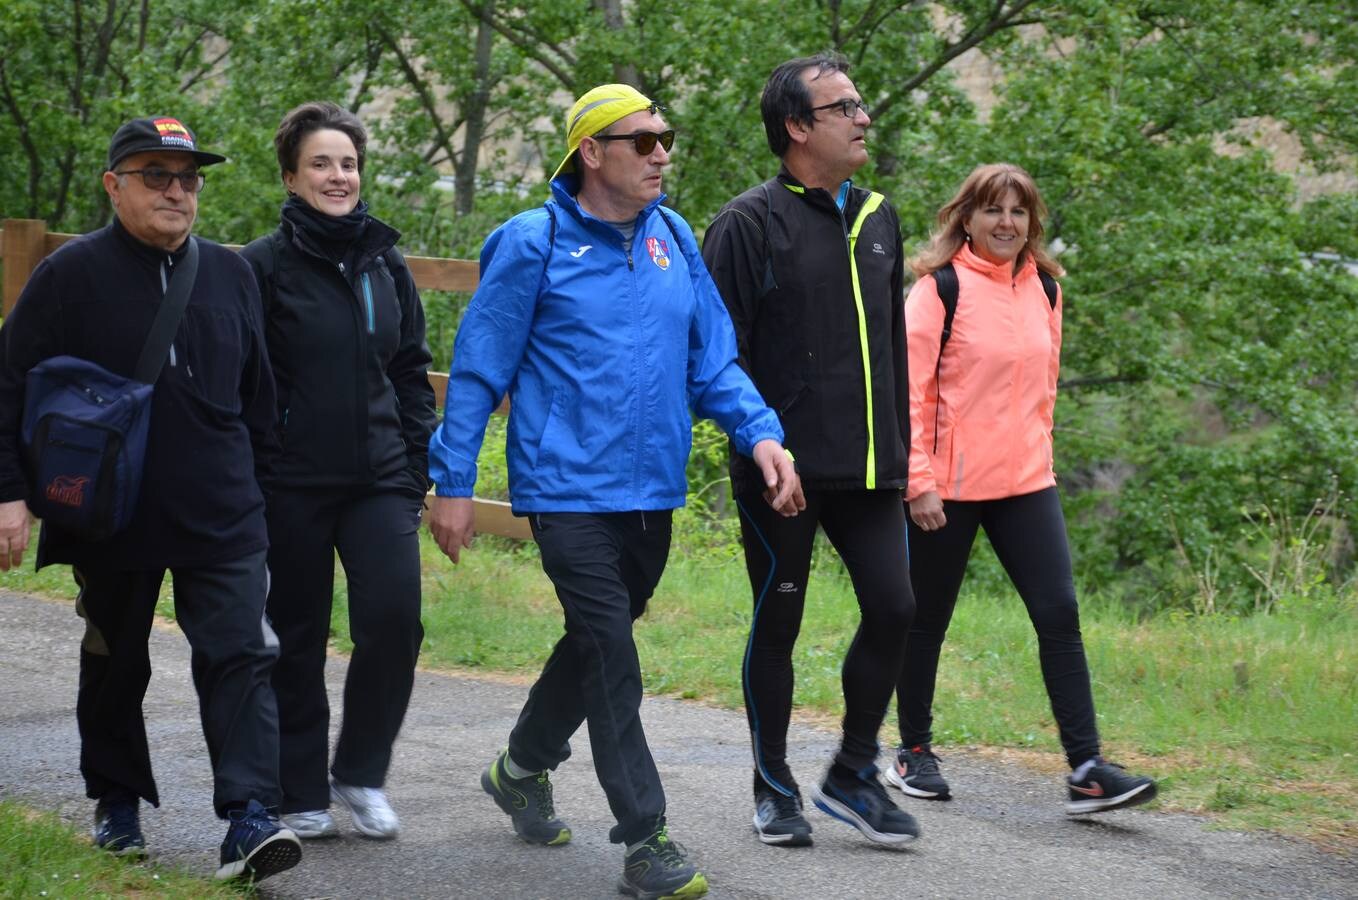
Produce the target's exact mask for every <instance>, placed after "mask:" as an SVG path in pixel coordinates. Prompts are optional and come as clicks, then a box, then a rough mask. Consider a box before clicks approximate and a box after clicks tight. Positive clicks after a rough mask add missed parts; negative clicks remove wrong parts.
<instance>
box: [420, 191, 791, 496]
mask: <svg viewBox="0 0 1358 900" xmlns="http://www.w3.org/2000/svg"><path fill="white" fill-rule="evenodd" d="M575 186H576V181H575V177H574V176H573V175H563V176H561V177H560V178H558V179H556V180H555V181H553V182H552V193H553V195H554V199H552V200H549V201H547V203H546V204H544V206H543V207H541V208H539V209H534V210H529V211H527V212H523V213H520V214H519V215H517V216H515V217H514V218H512V219H510V220H509V221H508V222H506V223H505V224H503V225H501V226H500V227H499V228H497V229H496V230H495V232H494V233H492V234H491V236H490V237H489V238H488V239H487V240H486V244H485V246H484V247H483V248H482V250H481V282H480V286H479V287H478V288H477V291H476V294H475V296H473V297H472V300H471V303H470V305H468V307H467V312H466V314H465V315H464V316H463V319H462V324H461V326H460V327H459V328H458V332H457V339H456V340H455V341H454V344H453V362H452V366H451V370H450V372H449V374H448V397H447V401H446V403H445V409H444V417H443V423H442V424H441V425H440V426H439V428H438V429H437V430H436V431H435V432H434V436H433V439H432V440H431V441H430V444H429V474H430V478H431V479H432V480H433V481H434V483H435V487H436V491H437V493H438V495H439V496H441V497H468V496H471V494H472V488H473V486H474V485H475V483H476V457H477V453H478V452H479V451H480V449H481V442H482V440H483V438H484V437H485V430H486V420H487V418H488V417H489V415H490V413H491V411H492V410H494V409H495V407H496V406H497V405H498V404H499V402H500V398H501V397H503V396H504V394H505V393H506V392H508V393H509V398H510V413H509V430H508V435H507V439H506V444H507V446H506V458H507V462H508V465H509V492H510V501H511V505H512V507H513V510H514V512H515V513H516V514H527V513H533V512H624V511H631V510H652V509H656V510H658V509H673V508H675V507H677V506H682V505H683V504H684V498H685V495H686V494H687V482H686V479H685V476H684V468H685V464H686V463H687V461H688V453H689V446H690V443H691V434H692V431H691V430H692V420H691V419H690V417H689V409H690V407H691V408H692V410H693V411H694V412H695V413H696V414H697V415H699V416H701V417H704V418H711V419H714V420H715V421H716V422H717V424H718V425H720V426H721V428H722V429H723V430H724V431H725V432H726V433H727V434H728V435H730V436H731V438H732V439H733V440H734V442H735V446H736V449H737V450H738V451H739V452H740V453H743V454H746V455H749V454H751V453H752V452H753V449H754V445H755V444H757V443H758V442H759V441H762V440H766V439H773V440H776V441H779V442H781V441H782V439H783V429H782V426H781V425H779V423H778V418H777V416H776V415H775V413H774V412H773V410H771V409H769V408H768V407H767V406H766V405H765V404H764V401H763V400H762V399H761V398H760V396H759V393H758V391H756V390H755V387H754V385H753V384H752V383H751V381H750V379H749V376H747V375H746V374H745V373H744V371H742V370H741V368H740V367H739V366H738V365H737V363H736V341H735V333H734V331H733V329H732V327H731V319H730V317H729V316H728V314H727V312H726V307H725V305H724V304H723V303H722V300H721V296H720V294H718V293H717V288H716V285H714V284H713V282H712V278H711V276H710V275H708V272H707V268H706V267H705V266H704V265H703V261H702V256H701V254H700V253H699V251H698V245H697V242H696V241H695V240H694V237H693V232H692V231H691V230H690V228H689V226H688V223H686V222H685V221H684V220H683V219H681V218H680V217H679V216H678V215H677V214H675V213H674V212H673V211H671V210H663V211H662V210H661V209H660V200H656V201H655V202H653V203H651V204H650V205H649V206H647V207H646V208H645V209H644V210H642V211H641V213H640V214H639V215H638V216H637V224H636V232H635V235H634V237H633V242H632V252H631V254H630V255H629V254H628V253H627V252H626V251H624V249H623V240H622V234H621V233H620V232H619V231H618V230H617V229H616V228H614V227H613V226H612V225H609V224H608V223H606V222H603V221H601V220H599V219H596V218H594V217H593V216H591V215H590V214H589V213H587V212H585V211H584V210H583V209H581V208H580V206H579V204H578V203H576V201H575V197H574V195H573V193H572V191H573V189H574V188H575ZM660 199H664V198H663V197H662V198H660ZM662 216H663V217H664V218H662ZM553 218H555V226H553ZM666 219H668V224H667V222H666ZM553 227H554V228H555V235H554V236H553ZM676 237H677V238H678V239H677V240H676ZM676 243H677V244H678V246H676Z"/></svg>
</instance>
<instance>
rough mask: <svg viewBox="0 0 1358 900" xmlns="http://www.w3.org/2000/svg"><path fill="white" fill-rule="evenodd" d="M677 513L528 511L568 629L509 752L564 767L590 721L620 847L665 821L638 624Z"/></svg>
mask: <svg viewBox="0 0 1358 900" xmlns="http://www.w3.org/2000/svg"><path fill="white" fill-rule="evenodd" d="M670 519H671V512H670V510H662V511H658V512H627V513H534V514H533V515H531V516H529V521H530V523H531V524H532V528H533V537H534V538H536V539H537V542H538V547H539V548H541V550H542V568H543V571H545V572H546V573H547V577H548V578H550V579H551V580H552V584H553V585H554V586H555V587H556V596H557V598H558V599H559V600H560V601H561V609H562V611H563V612H564V613H565V619H566V633H565V634H564V635H562V636H561V639H560V640H559V641H557V642H556V646H555V647H554V648H552V655H551V656H550V657H548V659H547V664H546V665H545V666H544V667H543V669H542V674H541V675H540V676H539V677H538V680H537V683H536V684H534V685H533V687H532V689H531V690H530V691H529V692H528V700H527V702H526V703H524V706H523V710H522V712H520V714H519V720H518V722H517V724H515V726H514V730H513V731H512V732H511V733H510V735H509V755H510V757H511V758H512V759H513V760H514V762H516V763H517V764H518V765H520V766H523V767H524V768H526V769H532V770H535V771H538V770H542V769H555V768H556V767H557V766H558V765H560V764H561V763H563V762H565V760H566V759H567V758H568V757H570V755H571V747H570V738H571V735H573V734H575V732H576V731H577V730H578V729H579V728H580V725H581V723H588V725H589V742H590V747H591V748H592V749H593V752H594V771H595V774H596V775H597V776H598V778H599V785H600V786H601V787H602V788H603V790H604V795H605V796H606V797H607V798H608V806H609V809H610V810H612V812H613V817H614V819H616V820H617V823H618V824H617V825H616V826H615V827H614V828H613V829H612V830H611V831H610V832H609V835H608V838H609V840H611V841H613V842H614V843H624V844H633V843H636V842H637V841H641V840H645V839H646V838H647V837H649V836H650V835H651V834H653V833H654V832H655V831H656V830H657V829H658V828H659V827H660V826H662V825H664V824H665V791H664V789H663V788H662V787H661V786H660V774H659V773H658V772H657V771H656V768H655V760H654V759H653V758H652V757H651V749H650V747H649V746H647V744H646V734H645V732H644V731H643V730H642V727H641V664H640V662H639V661H638V659H637V647H636V643H635V642H634V641H633V639H632V622H633V620H634V619H636V618H637V617H638V616H640V615H641V614H642V613H643V612H645V610H646V602H647V601H648V600H650V598H651V595H652V594H653V593H654V592H655V586H656V585H657V584H658V583H659V582H660V575H661V573H662V572H664V570H665V560H666V558H667V557H668V556H669V551H670Z"/></svg>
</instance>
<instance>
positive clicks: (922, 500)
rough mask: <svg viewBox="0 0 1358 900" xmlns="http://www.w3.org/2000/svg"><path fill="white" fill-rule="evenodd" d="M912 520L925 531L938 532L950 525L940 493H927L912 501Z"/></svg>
mask: <svg viewBox="0 0 1358 900" xmlns="http://www.w3.org/2000/svg"><path fill="white" fill-rule="evenodd" d="M910 519H911V521H913V522H914V523H915V524H916V525H918V526H919V527H920V528H921V529H923V530H924V531H938V529H940V528H942V527H943V526H944V525H947V524H948V517H947V516H946V515H944V514H943V501H942V500H940V499H939V496H938V491H926V492H925V493H923V494H920V495H919V496H918V497H916V498H915V499H914V500H911V501H910Z"/></svg>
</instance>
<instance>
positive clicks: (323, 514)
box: [268, 488, 424, 813]
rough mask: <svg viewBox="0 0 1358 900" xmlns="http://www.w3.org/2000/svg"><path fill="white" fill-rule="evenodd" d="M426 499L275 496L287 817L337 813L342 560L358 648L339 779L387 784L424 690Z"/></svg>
mask: <svg viewBox="0 0 1358 900" xmlns="http://www.w3.org/2000/svg"><path fill="white" fill-rule="evenodd" d="M422 503H423V498H421V497H417V496H415V495H414V494H413V492H411V491H403V490H396V489H390V488H387V489H381V488H317V489H306V490H301V489H293V490H284V489H276V490H274V491H273V492H272V494H271V496H270V497H269V508H268V520H269V542H270V546H269V570H270V573H271V574H272V576H273V581H272V584H271V586H270V588H269V619H270V620H271V621H272V622H273V626H274V629H275V630H276V631H277V632H278V639H279V641H280V642H281V644H282V654H281V655H280V657H279V660H278V665H277V666H276V667H275V668H274V675H273V686H274V690H275V691H276V692H277V694H278V713H279V721H280V724H281V728H280V740H281V751H282V755H281V761H282V765H281V770H280V771H281V777H282V787H283V803H282V807H281V811H282V812H284V813H294V812H305V811H308V810H315V809H325V808H327V807H328V806H330V784H329V779H328V778H327V777H326V763H327V761H328V760H329V748H330V702H329V698H328V697H327V695H326V689H325V650H326V642H327V640H328V639H329V636H330V608H331V604H332V602H333V598H334V587H335V553H336V551H338V553H339V559H340V564H341V565H342V566H343V567H344V574H345V578H346V580H347V581H348V587H349V634H350V637H351V638H352V639H353V643H354V649H353V653H352V654H351V655H350V657H349V673H348V676H347V677H346V679H345V682H344V716H343V719H342V721H341V723H340V733H339V741H338V743H337V744H336V746H335V760H334V764H333V765H332V766H330V772H331V773H332V774H333V775H334V776H335V777H336V778H337V779H339V780H340V781H342V782H344V783H345V784H352V785H357V786H359V787H381V786H382V785H383V783H384V782H385V780H386V776H387V769H388V768H389V767H390V765H391V750H392V745H393V744H394V743H395V741H396V735H397V734H398V733H399V732H400V730H401V722H402V720H403V719H404V718H405V713H406V707H407V706H408V705H409V703H410V692H411V688H412V686H413V685H414V683H415V662H416V659H417V658H418V656H419V653H420V643H421V641H422V640H423V639H424V628H423V626H421V624H420V513H421V510H422Z"/></svg>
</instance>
